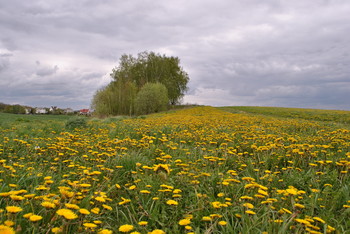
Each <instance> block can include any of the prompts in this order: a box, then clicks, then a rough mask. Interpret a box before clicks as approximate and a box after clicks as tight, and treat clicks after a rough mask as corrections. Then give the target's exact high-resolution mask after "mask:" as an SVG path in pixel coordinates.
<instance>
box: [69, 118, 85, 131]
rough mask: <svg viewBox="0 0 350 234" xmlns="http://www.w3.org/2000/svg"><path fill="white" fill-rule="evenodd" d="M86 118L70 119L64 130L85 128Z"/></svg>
mask: <svg viewBox="0 0 350 234" xmlns="http://www.w3.org/2000/svg"><path fill="white" fill-rule="evenodd" d="M86 127H87V122H86V118H72V119H69V120H68V121H67V122H66V129H69V130H74V129H76V128H86Z"/></svg>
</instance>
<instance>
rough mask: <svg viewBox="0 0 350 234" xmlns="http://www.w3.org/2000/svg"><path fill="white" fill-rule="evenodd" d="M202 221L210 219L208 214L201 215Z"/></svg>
mask: <svg viewBox="0 0 350 234" xmlns="http://www.w3.org/2000/svg"><path fill="white" fill-rule="evenodd" d="M202 221H211V217H209V216H203V217H202Z"/></svg>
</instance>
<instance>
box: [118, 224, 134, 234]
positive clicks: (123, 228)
mask: <svg viewBox="0 0 350 234" xmlns="http://www.w3.org/2000/svg"><path fill="white" fill-rule="evenodd" d="M133 229H134V226H132V225H130V224H124V225H122V226H120V227H119V229H118V230H119V231H120V232H130V231H131V230H133Z"/></svg>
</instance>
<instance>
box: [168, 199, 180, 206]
mask: <svg viewBox="0 0 350 234" xmlns="http://www.w3.org/2000/svg"><path fill="white" fill-rule="evenodd" d="M166 204H168V205H170V206H177V205H178V204H179V203H178V202H177V201H174V200H168V201H167V202H166Z"/></svg>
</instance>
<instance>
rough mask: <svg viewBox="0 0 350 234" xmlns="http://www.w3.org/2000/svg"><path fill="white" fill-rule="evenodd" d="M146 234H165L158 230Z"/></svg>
mask: <svg viewBox="0 0 350 234" xmlns="http://www.w3.org/2000/svg"><path fill="white" fill-rule="evenodd" d="M148 234H165V231H163V230H160V229H155V230H153V231H151V232H149V233H148Z"/></svg>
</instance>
